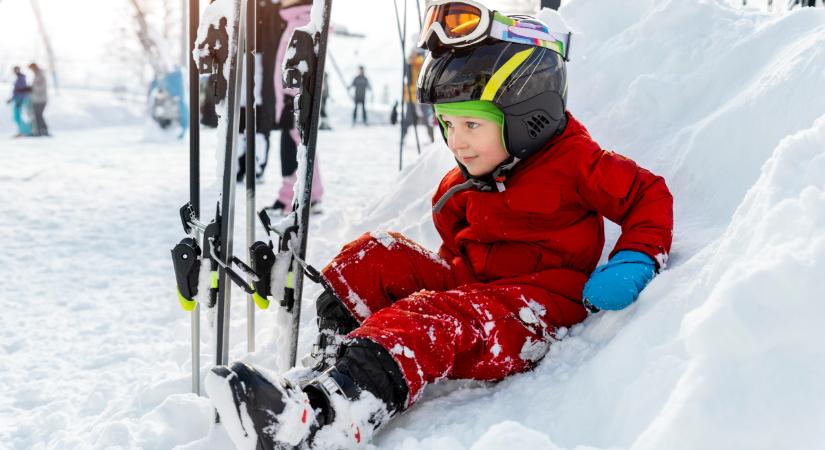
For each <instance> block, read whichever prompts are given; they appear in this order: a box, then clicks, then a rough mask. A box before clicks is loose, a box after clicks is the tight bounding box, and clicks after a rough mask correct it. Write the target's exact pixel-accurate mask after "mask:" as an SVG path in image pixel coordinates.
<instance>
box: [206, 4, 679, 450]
mask: <svg viewBox="0 0 825 450" xmlns="http://www.w3.org/2000/svg"><path fill="white" fill-rule="evenodd" d="M427 18H428V20H427V22H426V26H425V28H424V30H425V31H424V33H423V35H422V39H421V45H422V47H424V48H426V49H427V50H428V51H429V53H428V55H427V60H426V62H425V64H424V67H423V68H422V73H421V76H420V77H419V82H418V99H419V101H420V102H422V103H427V104H434V105H435V113H436V116H437V118H438V121H439V123H440V125H441V130H442V133H443V136H444V137H445V139H446V141H447V146H448V147H449V149H450V151H451V152H452V153H453V156H454V157H455V159H456V161H457V163H458V167H456V168H455V169H453V170H451V171H450V172H448V173H447V175H446V176H445V177H444V179H443V180H442V181H441V184H440V185H439V186H438V189H437V190H436V193H435V196H434V197H433V221H434V222H435V226H436V229H437V230H438V232H439V234H440V236H441V238H442V240H443V242H442V244H441V247H440V249H439V250H438V254H434V253H431V252H429V251H427V250H426V249H424V248H422V247H421V246H419V245H418V244H416V243H415V242H413V241H411V240H409V239H407V238H405V237H404V236H401V235H399V234H397V233H383V234H375V233H373V234H364V235H362V236H361V237H360V238H358V239H356V240H355V241H354V242H351V243H349V244H347V245H346V246H345V247H344V248H343V250H342V251H341V252H340V254H339V255H338V256H336V257H335V258H334V259H333V261H332V262H331V263H330V264H329V265H328V266H327V267H326V268H325V269H324V270H323V278H324V281H325V287H326V290H325V292H324V293H323V294H322V295H321V296H320V297H319V299H318V302H317V308H318V323H319V328H320V330H321V338H320V340H319V344H320V347H321V348H322V349H323V353H322V354H321V355H320V356H321V360H322V362H321V364H320V366H319V369H320V370H319V373H317V376H316V377H315V378H313V379H311V380H310V381H308V382H305V383H302V384H303V385H298V383H296V382H292V381H289V380H287V379H284V378H281V377H276V376H272V375H265V374H263V373H261V372H259V371H257V370H256V369H254V368H252V367H250V366H248V365H246V364H243V363H236V364H234V365H233V366H232V367H231V368H228V367H217V368H215V369H214V370H213V374H211V375H210V376H209V377H208V378H207V381H206V388H207V391H208V393H209V395H210V397H211V398H212V399H213V401H214V402H215V405H216V408H217V409H218V411H219V413H220V416H221V418H222V419H223V423H224V425H225V427H226V428H227V430H228V432H229V434H230V436H231V437H232V439H233V441H234V442H235V443H236V445H238V446H239V447H243V448H247V447H249V448H251V447H253V446H256V447H257V448H264V449H271V448H292V447H294V446H302V447H310V446H313V447H318V448H354V447H358V446H362V445H364V444H365V443H366V442H367V441H369V439H370V438H371V436H372V435H373V434H374V432H375V431H376V430H377V429H378V428H379V427H380V426H381V425H383V424H386V423H387V422H388V421H389V420H390V419H391V418H392V417H393V416H395V415H397V414H399V413H401V412H403V411H404V410H406V409H407V408H409V407H410V405H412V404H413V403H414V402H415V401H416V400H417V399H418V398H419V397H420V395H421V393H422V391H423V389H424V387H425V386H426V385H427V384H429V383H432V382H435V381H437V380H439V379H444V378H450V379H477V380H491V381H495V380H501V379H503V378H505V377H507V376H508V375H511V374H515V373H519V372H523V371H526V370H530V369H532V368H533V367H535V366H536V365H537V364H538V362H539V361H540V360H541V359H542V358H543V357H544V355H545V354H546V353H547V351H548V348H549V346H550V345H551V343H552V342H553V340H554V337H555V333H556V330H558V329H559V328H562V327H570V326H572V325H574V324H576V323H578V322H581V321H582V320H583V319H585V317H586V316H587V311H586V308H589V309H590V310H591V311H596V310H598V309H608V310H617V309H622V308H624V307H626V306H628V305H629V304H631V303H633V301H634V300H636V298H637V297H638V295H639V293H640V291H641V290H642V289H643V288H644V286H645V285H646V284H647V283H648V282H649V281H650V280H651V279H652V278H653V276H654V274H655V272H656V271H657V270H658V269H659V268H660V267H661V264H663V263H664V261H665V260H666V258H667V254H668V252H669V250H670V244H671V230H672V225H673V216H672V197H671V194H670V192H669V191H668V189H667V187H666V185H665V182H664V180H663V179H662V178H661V177H658V176H656V175H654V174H652V173H650V172H649V171H647V170H645V169H642V168H640V167H638V166H637V165H636V164H635V163H634V162H633V161H631V160H629V159H627V158H625V157H623V156H620V155H617V154H615V153H611V152H608V151H605V150H602V149H601V148H600V147H599V145H598V144H597V143H596V142H594V141H593V140H592V139H591V138H590V136H589V135H588V133H587V130H585V128H584V126H583V125H582V124H581V123H579V122H578V121H577V120H576V119H575V118H574V117H573V116H572V115H571V114H570V113H569V112H567V111H566V110H565V101H566V93H567V79H566V72H565V63H564V56H566V41H565V37H564V36H559V35H557V34H553V32H552V31H550V30H548V29H547V27H546V26H545V25H544V24H542V23H541V22H539V21H537V20H535V19H532V18H527V17H524V16H519V17H518V18H517V19H514V18H510V17H507V16H503V15H501V14H499V13H497V12H494V11H489V10H486V9H484V7H483V6H481V5H478V4H475V3H474V2H472V1H462V2H450V1H444V0H438V1H435V2H432V3H430V6H429V9H428V15H427ZM485 20H486V23H485ZM490 21H494V22H496V23H498V24H502V23H503V24H504V25H506V30H507V31H506V32H501V31H500V30H501V28H500V27H499V28H496V23H493V24H492V25H491V24H490V23H489V22H490ZM474 25H475V26H477V29H473V26H474ZM462 27H463V28H462ZM445 30H447V31H445ZM457 30H458V31H457ZM468 30H469V31H468ZM478 30H481V31H478ZM497 30H498V31H497ZM524 30H531V31H532V33H531V40H530V42H531V44H535V45H531V44H525V43H521V42H522V41H523V38H521V37H519V36H518V32H519V31H524ZM448 31H449V32H448ZM538 32H541V33H543V34H542V35H541V36H544V37H545V39H536V35H537V33H538ZM508 33H509V34H508ZM462 34H463V35H462ZM603 217H606V218H608V219H609V220H611V221H613V222H616V223H618V224H620V225H621V226H622V234H621V237H620V238H619V240H618V242H617V243H616V246H615V247H614V248H613V250H612V251H611V253H610V258H609V262H608V263H607V264H605V265H603V266H600V267H596V265H597V262H598V261H599V258H600V256H601V254H602V249H603V245H604V224H603Z"/></svg>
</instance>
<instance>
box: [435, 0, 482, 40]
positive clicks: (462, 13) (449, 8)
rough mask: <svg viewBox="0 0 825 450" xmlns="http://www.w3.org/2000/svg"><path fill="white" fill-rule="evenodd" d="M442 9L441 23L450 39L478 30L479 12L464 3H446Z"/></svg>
mask: <svg viewBox="0 0 825 450" xmlns="http://www.w3.org/2000/svg"><path fill="white" fill-rule="evenodd" d="M443 6H445V8H444V10H445V11H444V14H443V16H442V19H441V21H440V22H441V23H442V24H443V26H444V32H445V33H447V36H448V37H450V38H460V37H464V36H467V35H468V34H470V33H472V32H473V31H475V30H476V28H478V24H479V23H480V22H481V10H479V9H478V8H476V7H475V6H472V5H468V4H466V3H448V4H446V5H443Z"/></svg>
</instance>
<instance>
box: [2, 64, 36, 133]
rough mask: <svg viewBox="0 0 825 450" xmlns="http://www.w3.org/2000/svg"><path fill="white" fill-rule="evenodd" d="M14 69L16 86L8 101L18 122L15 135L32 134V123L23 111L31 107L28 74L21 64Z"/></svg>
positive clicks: (15, 120) (15, 121)
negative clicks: (25, 73) (24, 71)
mask: <svg viewBox="0 0 825 450" xmlns="http://www.w3.org/2000/svg"><path fill="white" fill-rule="evenodd" d="M12 71H13V72H14V76H15V79H14V88H13V89H12V93H11V98H10V99H8V101H6V103H11V105H12V116H13V118H14V123H16V124H17V135H15V137H21V136H31V135H32V126H31V123H29V121H28V120H26V119H25V118H24V116H23V113H24V112H26V111H28V108H29V91H30V90H31V89H30V88H29V85H28V83H27V82H26V75H24V74H23V72H22V71H21V70H20V67H19V66H14V67H13V68H12Z"/></svg>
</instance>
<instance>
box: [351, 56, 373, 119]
mask: <svg viewBox="0 0 825 450" xmlns="http://www.w3.org/2000/svg"><path fill="white" fill-rule="evenodd" d="M349 88H350V89H355V108H353V109H352V124H353V125H355V122H356V120H357V119H356V117H357V116H358V105H361V118H362V119H363V120H364V125H366V124H367V105H366V100H367V91H368V90H370V91H371V90H372V87H371V86H370V80H369V79H368V78H367V76H366V75H365V74H364V66H358V75H357V76H356V77H355V78H353V80H352V83H350V85H349Z"/></svg>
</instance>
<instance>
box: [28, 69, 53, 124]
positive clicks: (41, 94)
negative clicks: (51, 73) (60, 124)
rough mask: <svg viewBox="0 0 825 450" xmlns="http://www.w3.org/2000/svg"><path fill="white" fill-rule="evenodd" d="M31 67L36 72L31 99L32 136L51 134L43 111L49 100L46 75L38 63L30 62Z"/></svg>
mask: <svg viewBox="0 0 825 450" xmlns="http://www.w3.org/2000/svg"><path fill="white" fill-rule="evenodd" d="M29 69H30V70H31V71H32V73H33V74H34V79H33V80H32V84H31V87H30V88H31V92H30V94H29V95H30V99H31V104H32V112H33V118H32V130H31V132H32V136H49V127H48V126H47V125H46V120H45V119H44V118H43V111H44V110H45V109H46V103H48V101H49V95H48V92H47V85H46V75H45V74H44V73H43V69H41V68H40V66H38V65H37V63H31V64H29Z"/></svg>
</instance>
